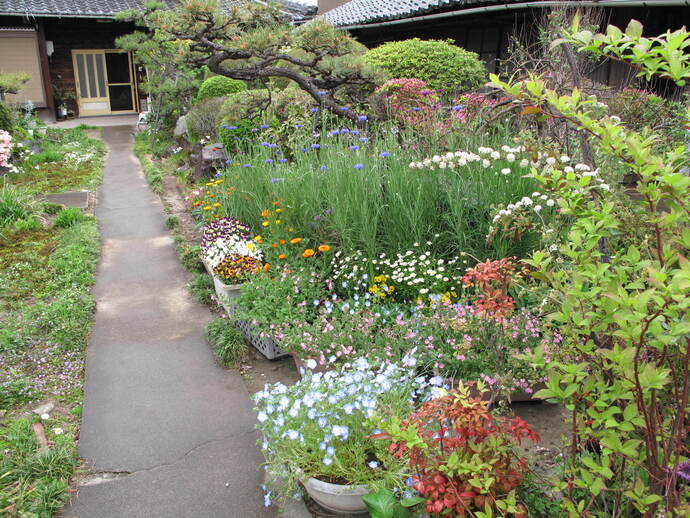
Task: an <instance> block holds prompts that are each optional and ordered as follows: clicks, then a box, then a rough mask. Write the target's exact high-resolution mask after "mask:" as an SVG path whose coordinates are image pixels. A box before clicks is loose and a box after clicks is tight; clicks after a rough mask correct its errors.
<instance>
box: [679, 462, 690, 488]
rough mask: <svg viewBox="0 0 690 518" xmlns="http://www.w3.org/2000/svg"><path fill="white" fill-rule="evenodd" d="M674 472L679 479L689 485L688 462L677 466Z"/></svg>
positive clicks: (689, 464)
mask: <svg viewBox="0 0 690 518" xmlns="http://www.w3.org/2000/svg"><path fill="white" fill-rule="evenodd" d="M676 471H677V473H678V476H679V477H680V478H682V479H683V480H685V481H686V482H689V483H690V460H686V461H685V462H683V463H682V464H678V466H677V467H676Z"/></svg>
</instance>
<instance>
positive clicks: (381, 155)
mask: <svg viewBox="0 0 690 518" xmlns="http://www.w3.org/2000/svg"><path fill="white" fill-rule="evenodd" d="M379 156H380V157H381V158H386V157H387V156H390V153H389V152H388V151H381V152H380V153H379Z"/></svg>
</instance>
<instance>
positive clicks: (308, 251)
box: [302, 248, 316, 257]
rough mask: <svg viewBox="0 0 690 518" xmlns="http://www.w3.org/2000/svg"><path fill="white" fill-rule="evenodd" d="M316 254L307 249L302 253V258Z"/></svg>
mask: <svg viewBox="0 0 690 518" xmlns="http://www.w3.org/2000/svg"><path fill="white" fill-rule="evenodd" d="M315 253H316V252H314V250H312V249H311V248H307V249H306V250H305V251H304V252H302V257H311V256H312V255H314V254H315Z"/></svg>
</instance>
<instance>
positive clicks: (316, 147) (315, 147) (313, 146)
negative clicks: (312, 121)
mask: <svg viewBox="0 0 690 518" xmlns="http://www.w3.org/2000/svg"><path fill="white" fill-rule="evenodd" d="M320 147H321V144H312V145H311V148H312V149H319V148H320Z"/></svg>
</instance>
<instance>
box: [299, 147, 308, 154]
mask: <svg viewBox="0 0 690 518" xmlns="http://www.w3.org/2000/svg"><path fill="white" fill-rule="evenodd" d="M301 151H302V153H306V152H307V151H309V150H308V149H307V148H306V147H303V148H302V149H301Z"/></svg>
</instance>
